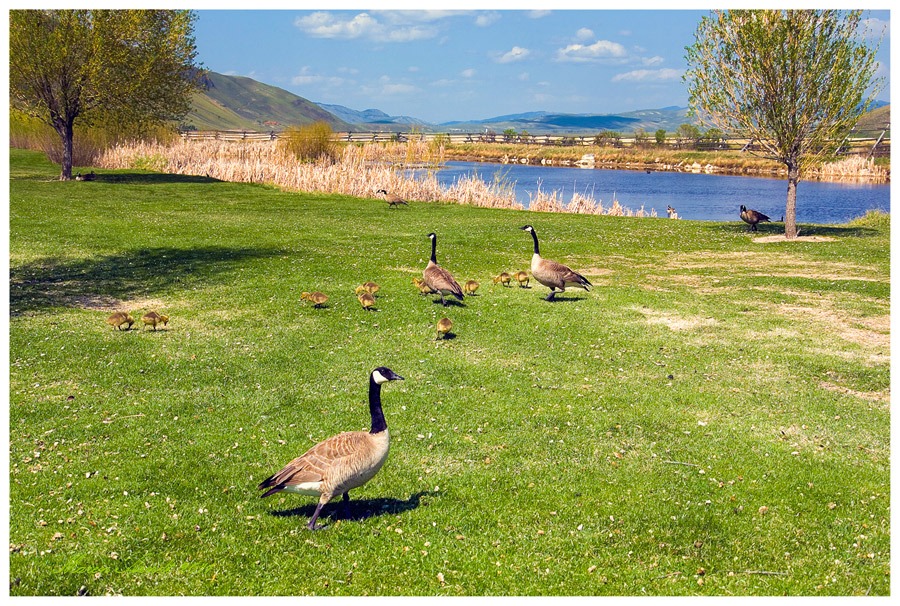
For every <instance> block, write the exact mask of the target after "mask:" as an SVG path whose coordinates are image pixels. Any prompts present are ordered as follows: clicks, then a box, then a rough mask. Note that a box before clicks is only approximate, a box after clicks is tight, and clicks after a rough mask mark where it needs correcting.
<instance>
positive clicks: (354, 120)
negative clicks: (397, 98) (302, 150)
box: [316, 102, 433, 127]
mask: <svg viewBox="0 0 900 606" xmlns="http://www.w3.org/2000/svg"><path fill="white" fill-rule="evenodd" d="M316 105H318V106H319V107H321V108H322V109H324V110H325V111H327V112H329V113H331V114H334V115H335V116H337V117H338V118H340V119H341V120H343V121H344V122H349V123H350V124H359V125H366V124H373V125H378V126H382V125H392V124H395V125H402V126H407V127H409V126H410V125H412V126H416V125H418V126H433V125H432V123H430V122H427V121H426V120H421V119H419V118H414V117H412V116H389V115H388V114H386V113H384V112H383V111H381V110H380V109H366V110H363V111H357V110H355V109H350V108H349V107H345V106H343V105H330V104H328V103H318V102H316Z"/></svg>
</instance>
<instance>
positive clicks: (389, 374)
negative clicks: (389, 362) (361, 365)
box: [372, 366, 404, 385]
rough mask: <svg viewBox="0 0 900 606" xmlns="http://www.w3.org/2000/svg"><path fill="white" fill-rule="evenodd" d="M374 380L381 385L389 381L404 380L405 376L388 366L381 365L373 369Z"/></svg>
mask: <svg viewBox="0 0 900 606" xmlns="http://www.w3.org/2000/svg"><path fill="white" fill-rule="evenodd" d="M372 380H373V381H375V382H376V383H377V384H379V385H381V384H383V383H387V382H388V381H403V380H404V378H403V377H401V376H400V375H398V374H397V373H395V372H394V371H393V370H391V369H390V368H387V367H386V366H379V367H378V368H376V369H375V370H373V371H372Z"/></svg>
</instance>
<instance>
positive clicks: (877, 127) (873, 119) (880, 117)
mask: <svg viewBox="0 0 900 606" xmlns="http://www.w3.org/2000/svg"><path fill="white" fill-rule="evenodd" d="M873 105H874V106H875V109H873V110H870V111H868V112H867V113H865V114H863V117H862V118H860V119H859V122H858V123H857V124H856V130H857V131H861V132H865V133H868V134H872V133H874V135H873V136H875V137H877V136H878V135H880V134H881V133H882V132H883V131H885V130H887V131H888V132H887V136H890V134H891V131H890V126H891V106H890V104H885V103H884V102H883V101H881V102H878V101H876V102H875V103H874V104H873Z"/></svg>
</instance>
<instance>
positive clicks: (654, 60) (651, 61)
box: [641, 55, 665, 67]
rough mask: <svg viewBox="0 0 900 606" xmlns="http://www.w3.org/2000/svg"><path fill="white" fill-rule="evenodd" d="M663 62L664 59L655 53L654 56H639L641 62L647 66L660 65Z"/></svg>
mask: <svg viewBox="0 0 900 606" xmlns="http://www.w3.org/2000/svg"><path fill="white" fill-rule="evenodd" d="M664 62H665V59H663V58H662V57H660V56H659V55H657V56H656V57H641V63H642V64H644V65H646V66H647V67H653V66H654V65H662V64H663V63H664Z"/></svg>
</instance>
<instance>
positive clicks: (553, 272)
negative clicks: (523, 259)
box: [531, 259, 593, 288]
mask: <svg viewBox="0 0 900 606" xmlns="http://www.w3.org/2000/svg"><path fill="white" fill-rule="evenodd" d="M539 270H540V276H538V274H537V273H536V272H534V271H532V272H531V273H533V274H534V277H535V278H537V281H538V282H540V283H541V284H544V285H547V283H546V282H545V280H546V281H547V282H555V283H558V286H557V287H558V288H562V286H563V285H564V284H568V283H571V282H575V283H578V284H584V285H586V286H593V284H591V283H590V282H589V281H588V279H587V278H585V277H584V276H582V275H581V274H580V273H578V272H576V271H573V270H572V268H571V267H569V266H568V265H563V264H562V263H557V262H556V261H554V260H552V259H541V263H540V265H539Z"/></svg>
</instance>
